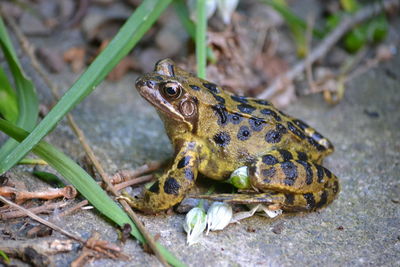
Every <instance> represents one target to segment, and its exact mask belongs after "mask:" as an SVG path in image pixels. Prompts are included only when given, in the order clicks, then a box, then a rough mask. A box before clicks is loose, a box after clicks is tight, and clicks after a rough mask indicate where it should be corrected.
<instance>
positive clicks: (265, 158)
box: [262, 154, 278, 165]
mask: <svg viewBox="0 0 400 267" xmlns="http://www.w3.org/2000/svg"><path fill="white" fill-rule="evenodd" d="M262 162H264V163H265V164H267V165H275V164H277V163H278V160H277V158H275V157H274V156H272V155H271V154H267V155H264V156H262Z"/></svg>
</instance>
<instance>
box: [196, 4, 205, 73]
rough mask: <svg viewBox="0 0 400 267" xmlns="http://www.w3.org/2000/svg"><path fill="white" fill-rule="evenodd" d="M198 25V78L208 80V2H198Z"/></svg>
mask: <svg viewBox="0 0 400 267" xmlns="http://www.w3.org/2000/svg"><path fill="white" fill-rule="evenodd" d="M196 11H197V16H196V19H197V23H196V62H197V76H199V77H200V78H202V79H205V78H206V64H207V58H206V51H207V50H206V49H207V43H206V31H207V16H206V0H197V6H196Z"/></svg>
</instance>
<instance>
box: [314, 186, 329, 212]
mask: <svg viewBox="0 0 400 267" xmlns="http://www.w3.org/2000/svg"><path fill="white" fill-rule="evenodd" d="M327 200H328V192H327V191H326V190H324V192H322V194H321V196H320V200H319V202H318V203H317V205H316V206H315V207H316V208H317V209H319V208H322V207H323V206H324V205H325V204H326V202H327Z"/></svg>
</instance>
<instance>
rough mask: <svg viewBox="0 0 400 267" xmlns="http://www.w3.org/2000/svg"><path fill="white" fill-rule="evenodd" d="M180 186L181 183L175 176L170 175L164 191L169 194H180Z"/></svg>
mask: <svg viewBox="0 0 400 267" xmlns="http://www.w3.org/2000/svg"><path fill="white" fill-rule="evenodd" d="M180 187H181V186H180V184H179V183H178V181H177V180H176V179H175V178H173V177H168V178H167V180H166V181H165V183H164V192H165V193H167V194H169V195H178V194H179V188H180Z"/></svg>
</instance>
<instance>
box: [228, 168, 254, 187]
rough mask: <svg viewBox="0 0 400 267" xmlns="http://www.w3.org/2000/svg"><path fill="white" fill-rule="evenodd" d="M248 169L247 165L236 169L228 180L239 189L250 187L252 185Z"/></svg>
mask: <svg viewBox="0 0 400 267" xmlns="http://www.w3.org/2000/svg"><path fill="white" fill-rule="evenodd" d="M247 169H248V168H247V166H244V167H240V168H238V169H236V170H234V171H233V172H232V174H231V177H230V178H229V179H228V180H227V181H226V182H228V183H230V184H232V185H233V186H234V187H236V188H239V189H250V188H251V186H250V180H249V174H248V171H247Z"/></svg>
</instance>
